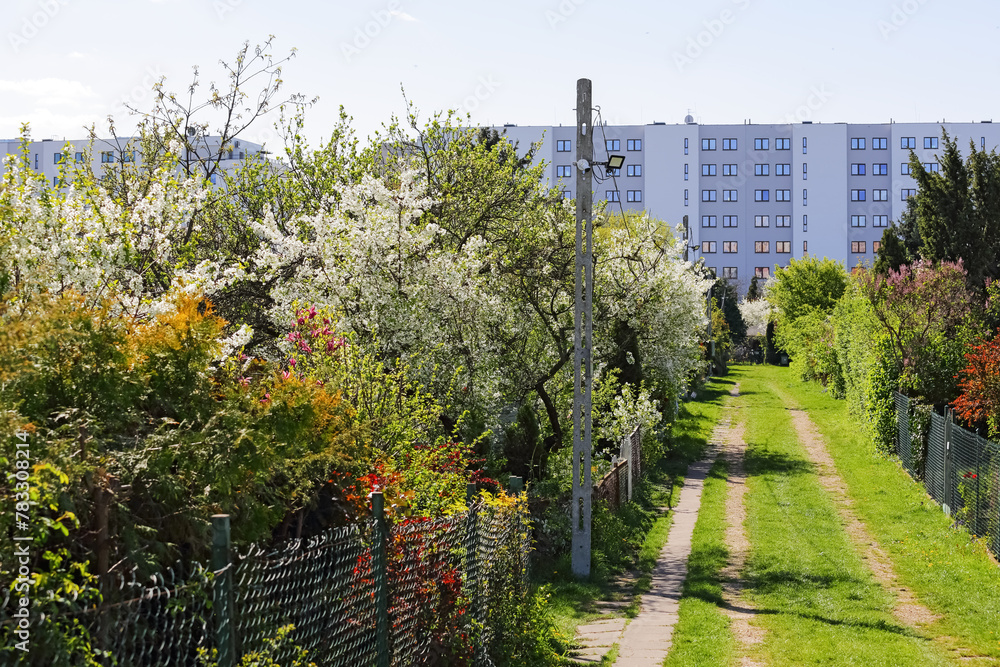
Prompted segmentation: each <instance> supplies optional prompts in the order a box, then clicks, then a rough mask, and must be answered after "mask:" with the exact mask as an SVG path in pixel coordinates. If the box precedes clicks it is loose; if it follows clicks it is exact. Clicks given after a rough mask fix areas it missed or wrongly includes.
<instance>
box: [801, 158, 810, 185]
mask: <svg viewBox="0 0 1000 667" xmlns="http://www.w3.org/2000/svg"><path fill="white" fill-rule="evenodd" d="M808 179H809V165H808V164H806V163H805V162H803V163H802V180H803V181H805V180H808Z"/></svg>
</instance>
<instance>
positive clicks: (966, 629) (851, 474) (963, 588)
mask: <svg viewBox="0 0 1000 667" xmlns="http://www.w3.org/2000/svg"><path fill="white" fill-rule="evenodd" d="M763 378H766V379H767V380H768V381H769V382H771V383H772V384H773V385H774V386H775V387H776V388H777V389H778V390H780V391H783V392H785V393H787V394H788V395H789V396H791V397H792V398H793V399H794V400H795V401H796V402H798V403H799V404H800V405H801V407H803V408H805V409H806V410H807V411H808V412H809V416H810V418H811V419H812V420H813V422H815V423H816V426H817V427H818V428H819V430H820V432H821V433H822V434H823V435H824V437H825V439H826V441H827V447H828V449H829V451H830V454H831V456H832V457H833V459H834V462H835V463H836V466H837V470H838V472H839V473H840V475H841V477H843V479H844V482H845V483H846V485H847V488H848V492H849V494H850V496H851V498H852V499H853V500H854V510H855V511H856V512H857V514H858V516H859V517H860V518H861V520H862V521H864V523H865V524H866V525H867V527H868V530H869V531H870V532H871V533H872V535H873V536H874V537H875V539H876V540H877V541H878V542H879V544H880V545H881V547H882V549H883V550H885V551H886V553H887V554H888V555H889V557H890V558H891V559H892V561H893V563H894V565H895V569H896V572H897V574H898V575H899V577H900V579H901V583H903V584H904V585H905V586H907V587H908V588H910V589H911V590H913V592H914V593H915V594H916V595H917V598H918V599H919V600H920V601H921V602H922V603H923V604H924V605H926V606H927V607H929V608H930V609H931V611H933V612H935V613H937V614H941V615H942V616H943V618H942V619H941V620H940V621H938V622H937V623H934V624H933V625H931V626H928V627H926V628H924V630H923V631H924V633H926V634H928V635H930V636H933V637H935V638H936V639H937V640H938V643H940V644H942V645H943V646H944V647H946V648H949V649H952V650H954V651H955V652H956V653H955V655H956V657H958V656H959V655H961V656H966V657H971V656H982V657H983V658H984V660H983V661H981V662H978V663H977V662H972V661H967V662H965V663H964V664H997V663H996V660H997V659H1000V568H998V567H997V565H996V563H995V562H994V561H993V560H991V558H990V557H989V555H988V553H987V552H986V549H985V547H984V546H983V544H982V542H981V541H979V540H975V539H972V538H971V536H970V535H969V534H968V533H967V532H965V531H964V530H962V529H955V528H953V527H952V522H951V519H949V518H948V517H947V516H945V515H944V513H943V512H942V511H941V508H940V507H939V506H938V505H937V504H936V503H934V501H933V500H931V499H930V498H929V497H928V496H927V494H926V493H925V491H924V489H923V486H922V485H921V484H919V483H915V482H913V481H912V480H911V479H910V477H909V475H907V474H906V472H904V471H903V470H902V468H900V466H899V465H898V464H897V463H896V462H895V461H893V460H889V459H886V458H884V457H879V456H877V455H875V454H874V452H873V448H872V446H871V445H870V443H868V442H867V440H866V439H864V437H863V436H861V435H859V432H860V431H861V429H859V428H858V424H857V422H856V421H855V420H854V419H853V418H852V417H851V415H850V414H849V412H848V407H847V404H846V402H845V401H838V400H835V399H833V398H831V397H830V396H829V395H828V394H826V393H825V392H824V391H823V389H822V387H820V386H819V385H816V384H807V383H803V382H800V381H798V380H797V379H796V378H794V377H793V375H792V374H791V373H789V372H788V370H787V369H777V368H773V369H768V372H767V374H766V375H762V379H763ZM961 649H964V650H961ZM987 658H989V659H990V661H989V662H986V659H987Z"/></svg>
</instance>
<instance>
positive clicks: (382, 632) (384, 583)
mask: <svg viewBox="0 0 1000 667" xmlns="http://www.w3.org/2000/svg"><path fill="white" fill-rule="evenodd" d="M371 502H372V517H373V518H374V519H375V535H374V537H375V539H374V543H373V544H372V576H374V578H375V646H376V656H377V662H376V663H375V664H376V665H378V667H389V573H388V561H389V558H388V550H389V531H388V528H387V526H386V523H385V497H384V496H383V495H382V492H381V491H372V493H371Z"/></svg>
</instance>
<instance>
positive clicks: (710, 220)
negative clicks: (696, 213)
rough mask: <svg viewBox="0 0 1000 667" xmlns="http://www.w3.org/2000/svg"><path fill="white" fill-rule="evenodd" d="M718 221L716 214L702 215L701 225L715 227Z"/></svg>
mask: <svg viewBox="0 0 1000 667" xmlns="http://www.w3.org/2000/svg"><path fill="white" fill-rule="evenodd" d="M717 222H718V218H716V217H715V216H714V215H703V216H701V226H702V227H715V226H716V223H717Z"/></svg>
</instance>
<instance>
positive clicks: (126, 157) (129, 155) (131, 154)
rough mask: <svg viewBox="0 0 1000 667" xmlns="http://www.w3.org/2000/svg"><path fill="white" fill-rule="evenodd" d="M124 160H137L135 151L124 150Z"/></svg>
mask: <svg viewBox="0 0 1000 667" xmlns="http://www.w3.org/2000/svg"><path fill="white" fill-rule="evenodd" d="M122 162H135V151H122Z"/></svg>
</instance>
